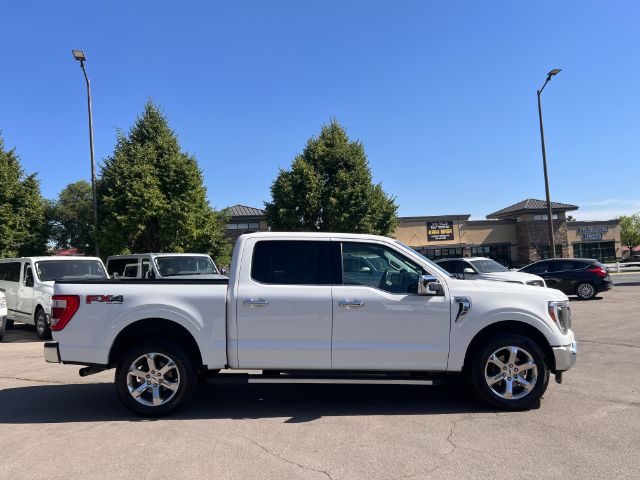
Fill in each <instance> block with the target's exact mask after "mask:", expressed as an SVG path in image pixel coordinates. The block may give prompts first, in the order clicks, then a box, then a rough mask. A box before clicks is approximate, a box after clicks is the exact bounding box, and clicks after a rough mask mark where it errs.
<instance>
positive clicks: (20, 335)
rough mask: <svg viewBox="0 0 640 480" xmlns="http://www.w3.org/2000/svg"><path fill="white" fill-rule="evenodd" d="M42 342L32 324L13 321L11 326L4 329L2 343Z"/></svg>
mask: <svg viewBox="0 0 640 480" xmlns="http://www.w3.org/2000/svg"><path fill="white" fill-rule="evenodd" d="M30 342H42V340H40V339H39V338H38V335H36V329H35V327H34V326H33V325H27V324H26V323H18V322H15V323H14V324H13V328H11V329H9V330H5V332H4V340H2V343H30Z"/></svg>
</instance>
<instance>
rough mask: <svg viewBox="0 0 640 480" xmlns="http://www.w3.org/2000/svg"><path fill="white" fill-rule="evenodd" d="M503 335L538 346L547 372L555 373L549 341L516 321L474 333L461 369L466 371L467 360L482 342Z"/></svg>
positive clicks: (541, 334) (534, 329)
mask: <svg viewBox="0 0 640 480" xmlns="http://www.w3.org/2000/svg"><path fill="white" fill-rule="evenodd" d="M505 333H511V334H518V335H523V336H525V337H527V338H530V339H531V340H532V341H534V342H535V343H536V344H538V346H539V347H540V348H541V349H542V351H543V353H544V355H545V359H546V360H547V365H548V367H549V370H550V371H552V372H553V371H555V368H556V365H555V363H556V362H555V356H554V354H553V349H552V348H551V345H550V344H549V341H548V340H547V338H546V337H545V336H544V334H543V333H542V332H541V331H540V330H538V329H537V328H535V327H533V326H531V325H529V324H528V323H524V322H519V321H516V320H505V321H501V322H497V323H492V324H491V325H487V326H486V327H484V328H483V329H482V330H480V331H479V332H478V333H476V335H475V336H474V337H473V339H472V340H471V343H470V344H469V347H468V348H467V351H466V353H465V356H464V363H463V369H465V370H466V369H467V368H468V365H469V359H470V358H471V357H472V356H473V353H474V351H475V350H476V349H477V348H478V347H479V346H480V345H482V343H483V342H485V341H487V340H488V339H489V338H491V337H493V336H495V335H498V334H505Z"/></svg>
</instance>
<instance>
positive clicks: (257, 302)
mask: <svg viewBox="0 0 640 480" xmlns="http://www.w3.org/2000/svg"><path fill="white" fill-rule="evenodd" d="M242 304H243V305H247V306H249V307H266V306H268V305H269V300H265V299H264V298H251V299H249V300H245V301H244V302H242Z"/></svg>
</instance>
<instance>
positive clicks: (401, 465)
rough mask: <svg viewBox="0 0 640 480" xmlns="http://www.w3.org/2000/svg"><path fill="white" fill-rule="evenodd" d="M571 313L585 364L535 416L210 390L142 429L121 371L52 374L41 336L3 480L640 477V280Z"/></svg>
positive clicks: (11, 363) (347, 395)
mask: <svg viewBox="0 0 640 480" xmlns="http://www.w3.org/2000/svg"><path fill="white" fill-rule="evenodd" d="M614 282H616V287H615V288H614V289H613V290H612V291H610V292H606V293H604V294H602V295H600V296H599V297H598V298H597V299H595V300H592V301H586V302H581V301H577V300H575V299H574V300H575V301H573V303H572V307H573V327H574V330H575V331H576V334H577V337H578V340H579V349H580V350H579V357H578V362H577V364H576V366H575V367H574V368H573V369H572V370H571V371H570V372H568V373H567V374H565V377H564V383H563V384H562V385H557V384H555V383H554V382H551V383H550V384H549V389H548V391H547V393H546V395H545V397H544V399H543V401H542V404H541V407H540V408H539V409H537V410H532V411H528V412H520V413H503V412H496V411H494V410H492V409H490V408H487V407H486V406H484V405H483V404H481V403H478V402H477V401H476V400H475V399H474V398H473V397H471V396H470V394H468V393H467V392H466V390H465V389H464V388H463V387H462V386H460V385H456V384H453V385H449V386H439V387H399V386H388V387H387V386H323V385H313V386H304V385H259V384H258V385H256V384H254V385H246V386H238V385H234V386H211V385H202V386H201V388H200V389H199V391H198V393H197V394H196V397H195V399H194V401H193V402H192V403H191V404H189V405H188V406H187V407H186V408H184V409H183V410H181V411H180V412H179V413H178V414H176V415H174V416H172V417H170V418H166V419H159V420H142V419H140V418H138V417H135V416H133V415H132V414H130V413H129V412H128V410H126V409H125V408H124V407H123V406H121V404H120V403H119V401H118V399H117V398H116V394H115V391H114V388H113V385H112V384H111V380H112V376H113V372H112V371H109V372H103V373H100V374H98V375H94V376H90V377H86V378H81V377H79V376H78V374H77V371H78V367H77V366H65V365H52V364H46V363H45V362H44V359H43V356H42V346H41V342H39V341H37V338H36V336H35V333H34V332H33V330H32V329H31V328H29V327H27V326H25V325H16V328H15V329H14V330H12V331H8V332H7V335H6V337H5V341H4V342H3V343H0V451H1V452H2V461H0V478H2V479H22V478H29V479H32V478H47V479H69V478H83V479H85V478H86V479H90V478H100V479H102V478H221V479H249V478H259V479H296V478H305V479H306V478H309V479H316V478H317V479H323V478H325V479H333V480H338V479H367V478H371V479H403V478H406V479H421V478H434V479H436V478H447V479H449V478H462V479H466V478H468V479H478V478H504V477H505V476H507V477H516V478H580V479H582V478H607V479H623V478H629V479H631V478H634V479H637V478H638V476H639V473H638V472H640V375H638V369H639V367H640V361H639V360H638V358H639V357H640V355H639V354H640V276H635V275H631V274H628V275H624V274H623V275H615V276H614Z"/></svg>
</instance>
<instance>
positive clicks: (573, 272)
mask: <svg viewBox="0 0 640 480" xmlns="http://www.w3.org/2000/svg"><path fill="white" fill-rule="evenodd" d="M520 271H521V272H527V273H533V274H535V275H540V276H541V277H542V278H544V280H545V282H547V287H550V288H557V289H558V290H561V291H562V292H563V293H565V294H566V295H577V296H578V298H581V299H583V300H590V299H592V298H594V297H595V296H596V294H597V293H598V292H602V291H605V290H610V289H611V288H613V282H612V281H611V278H610V277H609V272H608V271H607V269H606V267H605V266H604V265H602V264H601V263H599V262H598V261H597V260H592V259H588V258H554V259H549V260H540V261H539V262H536V263H532V264H531V265H527V266H526V267H524V268H521V269H520Z"/></svg>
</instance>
